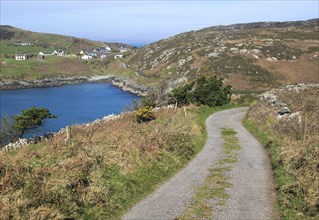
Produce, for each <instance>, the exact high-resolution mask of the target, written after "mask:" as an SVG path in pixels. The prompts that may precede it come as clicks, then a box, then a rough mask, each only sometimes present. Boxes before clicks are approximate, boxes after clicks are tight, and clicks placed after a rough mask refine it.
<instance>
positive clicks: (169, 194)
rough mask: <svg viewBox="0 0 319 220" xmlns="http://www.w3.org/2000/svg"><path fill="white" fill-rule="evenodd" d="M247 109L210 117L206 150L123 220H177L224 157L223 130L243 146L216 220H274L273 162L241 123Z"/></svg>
mask: <svg viewBox="0 0 319 220" xmlns="http://www.w3.org/2000/svg"><path fill="white" fill-rule="evenodd" d="M246 110H247V108H237V109H230V110H226V111H222V112H218V113H215V114H213V115H211V116H210V117H209V118H208V119H207V121H206V127H207V131H208V138H207V141H206V144H205V147H204V148H203V150H202V151H201V152H200V153H199V154H198V155H197V156H196V157H195V158H194V159H193V160H192V161H191V162H190V163H189V164H188V166H187V167H186V168H184V169H183V170H181V171H180V172H179V173H177V174H176V175H175V176H174V177H173V178H172V179H170V180H169V181H167V182H166V183H165V184H163V185H162V186H161V187H160V188H159V189H157V190H156V191H155V192H154V193H152V194H151V195H149V196H148V197H147V198H146V199H144V200H142V201H141V202H139V203H138V204H136V205H135V206H134V207H133V208H132V209H131V210H130V211H129V212H128V213H127V214H126V215H125V216H124V217H123V219H174V218H176V217H178V216H179V215H180V214H181V213H183V211H184V210H185V208H186V207H187V205H188V203H189V201H190V199H191V198H192V195H193V194H194V192H195V190H196V189H197V188H198V187H199V186H200V185H201V183H203V181H204V180H205V178H206V177H207V176H208V175H209V173H210V171H209V168H212V167H214V166H215V164H216V162H217V161H218V160H219V159H220V158H221V157H222V156H223V154H224V153H223V148H222V144H223V139H222V137H221V134H220V128H223V127H229V128H232V129H234V130H235V131H237V137H238V138H239V142H240V145H241V151H240V153H239V156H238V162H237V163H235V164H234V169H233V170H232V171H231V173H230V175H231V177H232V184H233V187H232V188H230V189H229V190H227V194H229V195H230V198H229V199H228V200H227V204H228V205H227V207H225V208H219V209H217V210H214V216H215V219H272V218H274V213H275V212H274V208H273V207H274V193H273V188H272V173H271V167H270V162H269V160H268V158H267V156H266V153H265V152H264V150H263V148H262V146H261V145H260V144H259V142H258V141H257V140H256V139H255V138H254V137H253V136H252V135H251V134H250V133H248V132H247V131H246V129H245V128H244V127H243V126H242V124H241V121H242V119H243V117H244V115H245V113H246Z"/></svg>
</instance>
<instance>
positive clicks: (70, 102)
mask: <svg viewBox="0 0 319 220" xmlns="http://www.w3.org/2000/svg"><path fill="white" fill-rule="evenodd" d="M137 99H139V97H137V96H135V95H133V94H131V93H128V92H124V91H122V90H121V89H119V88H117V87H114V86H112V85H111V84H107V83H88V84H79V85H66V86H60V87H51V88H34V89H20V90H7V91H0V114H1V115H2V116H3V115H4V114H8V115H10V116H12V115H17V114H20V113H21V110H23V109H27V108H30V107H32V106H36V107H39V108H47V109H49V110H50V113H52V114H54V115H56V116H58V118H56V119H48V120H46V121H45V124H44V125H43V126H42V127H41V132H38V133H37V135H42V134H43V133H47V132H52V131H58V130H60V129H61V128H63V127H65V126H67V125H74V124H83V123H87V122H91V121H94V120H95V119H97V118H102V117H103V116H105V115H108V114H112V113H114V114H119V113H121V112H122V111H123V110H124V108H125V106H129V105H131V104H132V103H133V101H134V100H137Z"/></svg>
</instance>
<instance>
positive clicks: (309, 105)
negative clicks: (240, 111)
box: [246, 89, 319, 219]
mask: <svg viewBox="0 0 319 220" xmlns="http://www.w3.org/2000/svg"><path fill="white" fill-rule="evenodd" d="M278 97H279V100H281V101H283V102H285V103H287V104H288V106H289V108H290V109H291V110H292V111H293V112H296V111H300V112H301V123H299V122H298V120H297V119H290V120H284V121H280V122H278V121H277V120H276V119H275V117H274V115H275V114H274V111H275V110H274V109H273V108H272V107H270V106H269V105H267V104H266V103H259V104H258V105H256V106H255V107H253V108H251V109H250V111H249V114H248V118H249V119H248V120H247V121H246V125H247V126H248V127H249V128H250V130H251V131H253V132H254V133H255V134H256V135H257V136H258V137H259V138H260V140H261V142H262V143H263V144H264V145H265V146H266V147H267V149H268V151H269V152H270V155H271V157H272V162H273V168H274V173H275V179H276V182H277V191H278V203H279V206H280V208H281V210H282V216H283V217H284V218H285V219H318V218H319V214H318V213H319V210H318V204H319V192H318V186H319V179H318V175H319V170H318V164H319V144H318V143H319V89H311V90H304V91H299V92H282V93H279V94H278Z"/></svg>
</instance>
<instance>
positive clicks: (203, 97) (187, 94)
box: [169, 76, 231, 107]
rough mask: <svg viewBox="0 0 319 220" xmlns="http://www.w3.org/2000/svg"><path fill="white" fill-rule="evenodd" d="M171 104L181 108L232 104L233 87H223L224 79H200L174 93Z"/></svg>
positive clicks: (171, 95) (213, 77)
mask: <svg viewBox="0 0 319 220" xmlns="http://www.w3.org/2000/svg"><path fill="white" fill-rule="evenodd" d="M169 96H170V101H169V102H170V103H171V104H174V103H177V104H178V105H179V106H183V105H188V104H190V103H192V104H195V105H208V106H211V107H212V106H221V105H225V104H228V103H229V102H230V96H231V86H226V87H223V79H220V78H217V77H216V76H212V77H209V78H206V77H204V76H203V77H200V78H198V79H197V80H196V82H192V83H190V84H187V85H185V86H182V87H178V88H176V89H174V90H173V91H172V93H171V94H170V95H169Z"/></svg>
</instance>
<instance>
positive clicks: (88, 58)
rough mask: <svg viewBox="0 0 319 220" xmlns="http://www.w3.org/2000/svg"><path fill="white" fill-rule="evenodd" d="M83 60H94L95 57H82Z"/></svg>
mask: <svg viewBox="0 0 319 220" xmlns="http://www.w3.org/2000/svg"><path fill="white" fill-rule="evenodd" d="M81 59H82V60H92V59H93V57H92V56H90V55H84V56H82V57H81Z"/></svg>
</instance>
